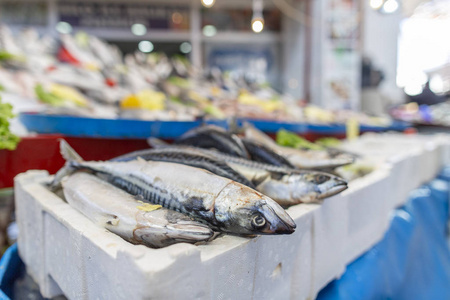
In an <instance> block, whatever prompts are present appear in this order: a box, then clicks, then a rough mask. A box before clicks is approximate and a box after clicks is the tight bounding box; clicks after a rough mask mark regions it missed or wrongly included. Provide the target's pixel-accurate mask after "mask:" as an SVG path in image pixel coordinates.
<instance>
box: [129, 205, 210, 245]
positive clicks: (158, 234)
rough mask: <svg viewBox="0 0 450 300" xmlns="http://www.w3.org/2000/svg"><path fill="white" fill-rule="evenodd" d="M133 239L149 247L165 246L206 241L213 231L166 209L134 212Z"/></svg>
mask: <svg viewBox="0 0 450 300" xmlns="http://www.w3.org/2000/svg"><path fill="white" fill-rule="evenodd" d="M136 221H137V226H136V228H135V229H134V230H133V239H134V240H135V241H138V242H141V243H143V244H145V245H148V246H150V247H156V248H159V247H166V246H168V245H172V244H175V243H179V242H185V243H196V242H203V241H208V240H210V239H211V238H212V236H213V235H214V232H213V231H212V230H211V229H210V228H209V227H208V226H207V225H206V224H202V223H199V222H196V221H193V220H191V219H190V218H189V217H187V216H185V215H183V214H181V213H179V212H176V211H171V210H168V209H161V210H158V211H151V212H145V213H141V214H136Z"/></svg>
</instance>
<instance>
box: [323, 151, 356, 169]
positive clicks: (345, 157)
mask: <svg viewBox="0 0 450 300" xmlns="http://www.w3.org/2000/svg"><path fill="white" fill-rule="evenodd" d="M327 153H328V156H329V160H330V161H331V165H332V166H345V165H348V164H351V163H354V162H355V159H356V156H355V155H354V154H351V153H346V152H342V151H339V150H337V149H327Z"/></svg>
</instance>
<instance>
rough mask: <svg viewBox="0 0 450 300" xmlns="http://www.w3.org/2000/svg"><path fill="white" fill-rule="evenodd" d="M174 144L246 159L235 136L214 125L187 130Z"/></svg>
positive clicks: (245, 153)
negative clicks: (217, 151) (216, 151)
mask: <svg viewBox="0 0 450 300" xmlns="http://www.w3.org/2000/svg"><path fill="white" fill-rule="evenodd" d="M174 143H175V144H178V145H191V146H195V147H199V148H206V149H211V148H213V149H217V150H219V151H220V152H224V153H227V154H230V155H233V156H237V157H245V158H248V153H247V151H246V150H245V147H244V145H243V144H242V142H241V140H240V139H239V138H238V137H237V136H236V135H234V134H230V133H228V132H226V131H225V130H224V129H223V128H220V127H217V126H214V125H205V126H200V127H197V128H194V129H192V130H189V131H188V132H186V133H185V134H183V135H182V136H181V137H180V138H179V139H177V140H176V141H175V142H174Z"/></svg>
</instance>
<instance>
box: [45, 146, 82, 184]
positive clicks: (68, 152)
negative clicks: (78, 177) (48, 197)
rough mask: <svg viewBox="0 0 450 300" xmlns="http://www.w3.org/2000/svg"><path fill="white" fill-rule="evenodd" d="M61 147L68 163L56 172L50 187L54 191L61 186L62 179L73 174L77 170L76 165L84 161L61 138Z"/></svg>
mask: <svg viewBox="0 0 450 300" xmlns="http://www.w3.org/2000/svg"><path fill="white" fill-rule="evenodd" d="M59 149H60V152H61V155H62V157H63V158H64V159H65V160H66V164H65V165H64V166H63V167H62V168H61V169H60V170H59V171H58V172H56V174H55V176H54V177H53V180H52V182H50V184H49V188H50V189H51V190H52V191H56V190H57V189H59V188H60V187H61V181H62V180H63V178H64V177H66V176H68V175H71V174H72V173H74V172H75V171H76V170H77V168H76V167H75V166H74V165H76V164H77V163H81V162H83V159H82V158H81V156H80V155H79V154H78V153H77V152H76V151H75V150H74V149H73V148H72V147H71V146H70V145H69V143H67V142H66V141H65V140H64V139H60V140H59Z"/></svg>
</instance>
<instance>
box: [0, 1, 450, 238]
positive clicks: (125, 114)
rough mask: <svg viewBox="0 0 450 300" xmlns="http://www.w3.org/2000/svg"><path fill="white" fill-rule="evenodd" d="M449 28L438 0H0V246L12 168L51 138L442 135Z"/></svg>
mask: <svg viewBox="0 0 450 300" xmlns="http://www.w3.org/2000/svg"><path fill="white" fill-rule="evenodd" d="M449 28H450V3H449V1H445V0H441V1H439V0H434V1H420V0H403V1H401V0H363V1H356V0H320V1H314V0H272V1H263V0H253V1H248V0H229V1H220V0H203V1H200V0H195V1H187V0H186V1H183V0H176V1H172V0H170V1H169V0H167V1H137V0H134V1H115V0H111V1H87V0H86V1H82V0H79V1H56V0H47V1H44V0H36V1H32V0H29V1H22V0H15V1H8V0H1V1H0V91H1V92H0V97H1V102H0V136H1V139H0V168H1V174H0V189H1V190H0V198H1V200H2V201H1V207H2V209H1V211H0V213H1V216H0V227H1V236H0V243H1V245H3V247H6V246H7V245H8V244H10V243H11V242H13V241H14V239H15V238H16V235H17V230H16V228H15V227H14V226H9V227H8V224H10V221H11V219H10V218H13V203H12V202H13V201H12V198H13V197H12V178H13V176H14V175H15V174H17V173H19V172H22V171H24V170H26V169H30V168H38V169H47V170H49V171H50V172H54V171H56V170H57V169H58V168H59V167H60V166H61V165H62V163H63V162H62V160H61V158H58V159H56V158H55V154H56V153H58V149H57V142H56V140H57V138H59V137H62V136H65V137H69V138H71V139H72V140H71V143H72V144H75V145H76V146H78V148H79V149H80V153H82V154H85V155H86V158H87V159H101V158H102V157H99V155H100V154H99V153H100V152H103V153H104V151H105V149H108V151H109V152H108V153H107V154H108V155H109V156H110V157H111V156H112V155H114V154H115V155H119V154H121V153H124V152H125V151H132V150H136V149H139V148H142V147H144V146H145V138H146V137H148V136H150V135H151V136H157V137H161V138H165V139H173V138H175V137H177V136H179V135H180V134H181V133H183V132H185V131H186V130H188V129H190V128H192V127H195V126H197V125H199V124H201V123H203V122H209V123H213V124H218V125H220V126H224V127H228V126H233V124H239V122H243V121H249V120H250V121H252V122H253V123H254V124H255V125H256V126H259V127H260V129H263V130H264V131H266V132H268V133H271V134H275V133H276V132H277V131H278V129H280V128H286V129H289V130H291V131H293V132H296V133H298V134H300V135H302V136H303V137H305V138H306V139H308V140H314V139H316V138H318V137H323V136H333V137H338V138H344V137H346V135H347V134H348V132H349V130H350V131H351V132H354V131H355V130H351V128H354V127H357V130H356V132H364V131H387V130H400V131H403V130H405V129H407V130H410V128H411V127H412V126H416V127H417V128H418V129H419V130H421V131H422V130H425V131H426V130H428V131H429V130H430V127H431V128H432V130H447V126H450V103H448V102H446V101H448V100H449V95H450V39H449V38H448V30H449ZM352 124H353V125H352ZM124 138H126V142H125V143H124V142H123V139H124ZM87 144H89V145H90V149H89V152H88V150H87V148H86V146H85V145H87ZM92 145H95V146H96V147H93V146H92ZM106 145H109V146H106ZM93 148H95V149H97V150H94V151H92V149H93ZM1 149H3V150H1ZM83 149H84V153H83ZM95 151H97V152H98V153H96V152H95ZM89 155H91V156H89ZM38 158H39V159H38Z"/></svg>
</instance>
